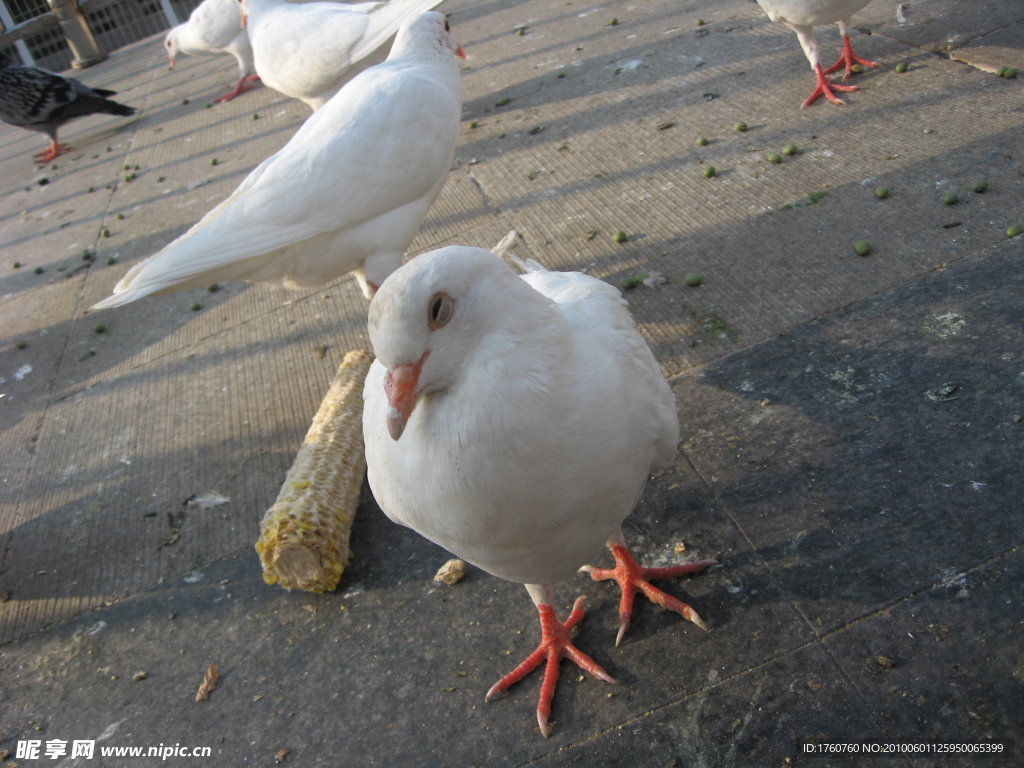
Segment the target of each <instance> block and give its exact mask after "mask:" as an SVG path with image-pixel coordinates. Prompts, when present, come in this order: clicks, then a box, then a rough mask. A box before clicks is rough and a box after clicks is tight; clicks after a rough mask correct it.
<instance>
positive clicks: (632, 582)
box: [580, 542, 718, 645]
mask: <svg viewBox="0 0 1024 768" xmlns="http://www.w3.org/2000/svg"><path fill="white" fill-rule="evenodd" d="M608 548H609V549H611V551H612V555H613V556H614V557H615V567H614V568H595V567H593V566H591V565H585V566H583V567H582V568H580V570H581V571H585V572H586V573H589V574H590V577H591V578H592V579H593V580H594V581H604V580H606V579H614V580H615V581H617V582H618V584H619V588H620V589H621V590H622V599H621V600H620V601H619V633H618V635H617V636H616V637H615V645H618V644H619V643H621V642H622V638H623V636H624V635H625V634H626V630H628V629H629V622H630V619H631V618H632V616H633V599H634V598H635V597H636V592H637V590H639V591H641V592H643V593H644V594H645V595H647V597H648V598H649V599H650V600H651V602H653V603H656V604H658V605H660V606H661V607H662V608H668V609H669V610H670V611H675V612H676V613H678V614H679V615H681V616H682V617H683V618H685V619H687V620H689V621H692V622H693V623H694V624H696V625H697V626H698V627H700V628H701V629H703V630H705V631H707V628H708V627H707V624H705V623H704V620H703V619H701V617H700V616H699V615H698V614H697V612H696V611H695V610H693V608H691V607H690V606H689V605H687V604H686V603H684V602H683V601H682V600H677V599H676V598H674V597H672V595H669V594H667V593H665V592H663V591H661V590H660V589H658V588H657V587H655V586H654V585H653V584H651V580H652V579H667V578H670V577H672V576H684V575H686V574H689V573H699V572H700V571H703V570H705V569H706V568H708V567H709V566H712V565H715V564H716V563H717V562H718V561H717V560H699V561H697V562H695V563H687V564H686V565H674V566H670V567H668V568H642V567H641V566H640V565H638V564H637V562H636V560H634V559H633V555H632V554H630V552H629V550H628V549H627V548H626V547H625V546H624V545H622V544H620V543H618V542H609V543H608Z"/></svg>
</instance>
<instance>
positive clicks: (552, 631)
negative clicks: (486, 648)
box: [485, 597, 617, 738]
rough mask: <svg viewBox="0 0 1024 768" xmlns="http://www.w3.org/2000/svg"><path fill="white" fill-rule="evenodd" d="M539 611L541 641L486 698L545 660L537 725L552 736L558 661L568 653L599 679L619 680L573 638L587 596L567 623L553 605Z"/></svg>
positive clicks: (544, 732)
mask: <svg viewBox="0 0 1024 768" xmlns="http://www.w3.org/2000/svg"><path fill="white" fill-rule="evenodd" d="M537 611H538V613H539V614H540V631H541V640H540V644H539V645H538V646H537V648H536V649H535V650H534V651H533V653H531V654H530V655H529V656H527V657H526V658H525V659H524V660H523V661H522V663H521V664H520V665H519V666H518V667H516V668H515V669H513V670H512V671H511V672H509V673H508V674H507V675H505V676H504V677H503V678H501V679H500V680H499V681H498V682H496V683H495V684H494V685H492V686H491V689H490V690H489V691H487V696H486V697H485V699H486V701H490V700H491V699H493V698H494V697H495V696H497V695H498V694H499V693H501V692H503V691H505V690H507V689H508V688H509V687H510V686H512V685H513V684H515V683H518V682H519V681H520V680H522V679H523V678H524V677H526V676H527V675H528V674H530V672H532V671H533V670H534V669H536V668H537V667H539V666H540V664H541V662H545V665H544V681H543V682H542V683H541V686H540V697H539V699H538V701H537V725H538V726H540V732H541V733H542V734H543V735H544V737H545V738H547V737H549V736H550V735H551V725H550V723H549V722H548V721H549V718H550V716H551V700H552V699H553V698H554V695H555V685H556V684H557V683H558V664H559V662H560V661H561V660H562V657H563V656H568V657H569V659H571V660H572V661H573V663H575V664H576V665H577V666H578V667H580V668H581V669H583V670H585V671H587V672H589V673H590V674H592V675H593V676H594V677H596V678H598V679H599V680H604V681H605V682H606V683H612V684H617V681H616V680H615V678H613V677H612V676H611V675H609V674H608V673H607V672H605V670H604V669H603V668H602V667H601V666H599V665H598V664H597V663H596V662H595V661H594V660H593V659H592V658H590V657H589V656H588V655H587V654H585V653H583V652H582V651H581V650H579V649H578V648H577V647H576V646H575V645H573V643H572V641H571V640H570V639H569V635H570V633H571V632H572V629H573V627H575V626H576V625H577V624H579V623H580V621H581V620H582V619H583V597H578V598H576V602H575V603H574V604H573V606H572V612H571V613H570V614H569V618H567V619H566V620H565V622H564V623H562V622H559V621H558V618H557V617H556V616H555V609H554V608H552V607H551V606H550V605H544V604H541V605H538V606H537Z"/></svg>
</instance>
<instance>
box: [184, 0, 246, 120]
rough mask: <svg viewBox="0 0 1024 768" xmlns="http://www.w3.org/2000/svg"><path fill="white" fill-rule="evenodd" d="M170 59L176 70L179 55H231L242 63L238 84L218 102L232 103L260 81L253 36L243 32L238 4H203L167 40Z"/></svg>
mask: <svg viewBox="0 0 1024 768" xmlns="http://www.w3.org/2000/svg"><path fill="white" fill-rule="evenodd" d="M164 47H165V48H167V58H168V59H169V60H170V64H171V68H172V69H173V67H174V62H175V59H176V58H177V56H178V54H181V53H185V54H189V55H191V56H209V55H213V54H219V53H229V54H231V55H232V56H234V57H235V61H237V62H238V84H237V85H236V86H235V87H234V88H232V89H231V90H230V91H228V92H227V93H225V94H224V95H223V96H218V97H217V98H216V99H214V101H215V102H217V101H231V100H232V99H233V98H235V97H236V96H238V94H240V93H243V92H245V91H247V90H249V88H250V87H251V86H249V82H250V81H255V80H259V77H258V76H257V75H256V74H255V69H254V68H253V62H252V45H250V44H249V34H248V33H247V32H246V31H245V30H244V29H242V19H241V16H240V15H239V13H238V0H203V2H202V3H200V4H199V6H198V7H197V8H196V9H195V10H194V11H192V15H191V16H189V17H188V21H186V22H185V23H184V24H179V25H178V26H176V27H174V28H173V29H172V30H171V31H170V32H168V33H167V37H166V38H164Z"/></svg>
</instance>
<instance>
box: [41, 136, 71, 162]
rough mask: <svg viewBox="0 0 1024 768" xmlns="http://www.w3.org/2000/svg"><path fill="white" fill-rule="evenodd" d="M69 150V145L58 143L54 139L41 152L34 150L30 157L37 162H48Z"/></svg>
mask: <svg viewBox="0 0 1024 768" xmlns="http://www.w3.org/2000/svg"><path fill="white" fill-rule="evenodd" d="M70 151H71V147H69V146H68V145H67V144H59V143H57V142H56V141H54V142H52V143H51V144H50V146H48V147H47V148H46V149H44V150H43V151H42V152H36V153H35V154H34V155H32V159H33V160H35V161H36V162H37V163H48V162H50V161H51V160H56V159H57V158H58V157H60V156H61V155H63V154H64V153H65V152H70Z"/></svg>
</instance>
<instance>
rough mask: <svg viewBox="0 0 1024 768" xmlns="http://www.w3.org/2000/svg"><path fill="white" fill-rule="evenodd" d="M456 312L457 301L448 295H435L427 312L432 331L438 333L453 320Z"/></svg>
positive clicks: (431, 298)
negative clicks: (453, 314) (439, 329)
mask: <svg viewBox="0 0 1024 768" xmlns="http://www.w3.org/2000/svg"><path fill="white" fill-rule="evenodd" d="M453 312H455V300H454V299H452V297H451V296H449V295H448V294H447V293H435V294H434V295H433V296H431V297H430V308H429V309H428V311H427V314H428V318H427V324H428V325H429V326H430V330H432V331H436V330H437V329H438V328H440V327H441V326H443V325H445V324H446V323H447V322H448V321H449V320H451V319H452V313H453Z"/></svg>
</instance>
